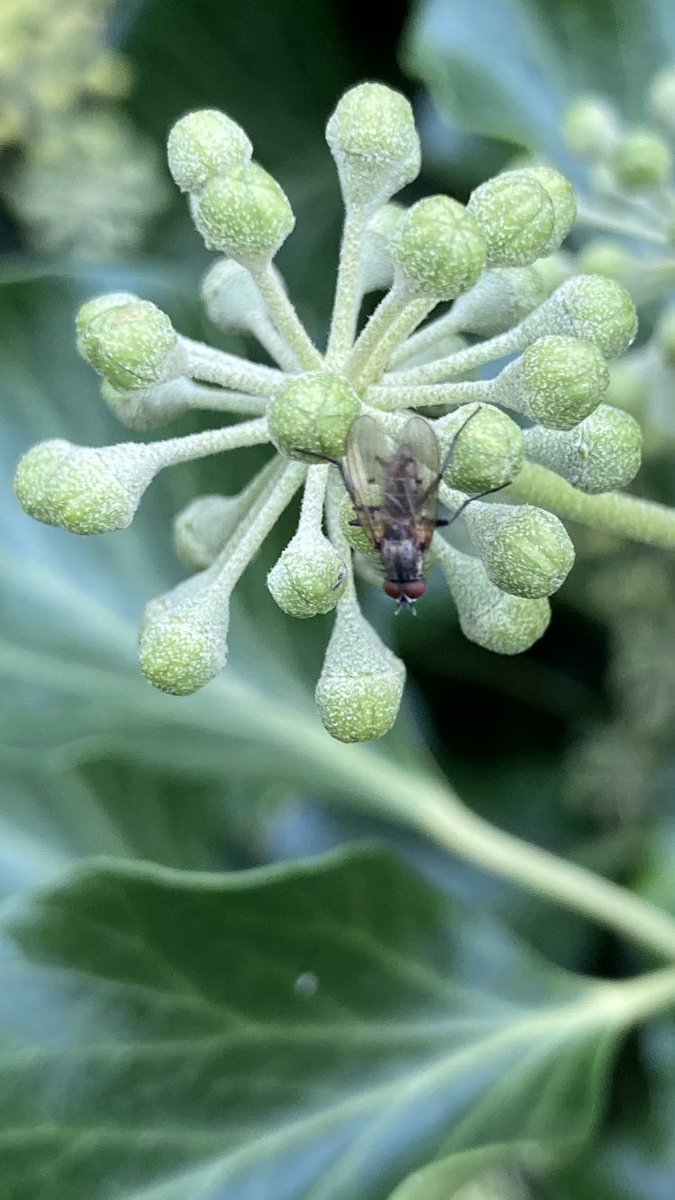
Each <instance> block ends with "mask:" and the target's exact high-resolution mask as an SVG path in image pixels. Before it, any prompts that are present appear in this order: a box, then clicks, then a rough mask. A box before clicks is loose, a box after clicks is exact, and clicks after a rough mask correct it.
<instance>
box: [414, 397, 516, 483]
mask: <svg viewBox="0 0 675 1200" xmlns="http://www.w3.org/2000/svg"><path fill="white" fill-rule="evenodd" d="M472 412H474V413H476V415H475V416H472V417H471V419H470V420H469V419H468V418H469V416H470V414H471V413H472ZM465 423H466V428H462V426H464V424H465ZM459 429H461V430H462V432H461V433H460V435H459V439H458V441H457V444H456V446H455V450H454V452H453V456H452V462H451V463H450V466H449V467H448V469H447V471H446V473H445V481H446V483H448V484H449V485H450V486H451V487H454V488H459V490H460V491H462V492H468V493H469V494H471V493H474V492H484V491H487V489H488V488H498V487H503V486H504V485H505V484H507V483H512V482H513V480H514V479H515V478H516V476H517V474H518V472H519V471H520V469H521V467H522V465H523V460H524V457H525V442H524V438H523V431H522V429H520V428H519V427H518V426H517V425H516V423H515V421H512V420H511V418H510V417H508V416H507V415H506V413H503V412H502V411H501V409H499V408H495V407H494V405H492V404H466V405H463V406H462V407H461V408H459V409H457V411H456V412H453V413H451V414H450V415H449V416H447V417H443V419H442V420H441V421H439V422H438V423H437V425H436V426H435V432H436V436H437V437H438V441H439V445H440V449H441V457H443V455H445V454H446V453H447V451H448V449H449V447H450V442H451V440H452V438H453V436H454V434H456V433H457V431H458V430H459Z"/></svg>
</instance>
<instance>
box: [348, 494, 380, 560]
mask: <svg viewBox="0 0 675 1200" xmlns="http://www.w3.org/2000/svg"><path fill="white" fill-rule="evenodd" d="M375 500H376V496H375V495H374V496H373V502H375ZM357 520H358V513H357V511H356V509H355V508H354V505H353V503H352V501H351V498H350V497H349V496H348V495H347V493H346V492H345V495H344V496H343V497H342V501H341V503H340V528H341V530H342V532H343V533H344V535H345V537H346V539H347V541H348V542H349V545H350V546H351V548H352V550H356V552H357V553H358V554H367V555H372V556H374V557H376V556H377V555H379V551H378V549H377V547H376V546H374V545H373V543H372V542H371V540H370V538H369V537H368V534H367V533H366V532H365V530H364V529H362V528H361V526H360V525H352V521H357Z"/></svg>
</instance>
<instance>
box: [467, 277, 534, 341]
mask: <svg viewBox="0 0 675 1200" xmlns="http://www.w3.org/2000/svg"><path fill="white" fill-rule="evenodd" d="M548 295H549V292H548V290H547V289H546V287H545V286H544V283H543V281H542V278H541V276H540V275H539V273H538V272H537V270H536V269H535V268H534V267H505V268H496V269H495V270H492V271H484V272H483V274H482V275H481V277H480V279H479V280H478V283H477V284H475V286H474V287H472V288H471V290H470V291H468V292H465V293H464V295H463V296H460V297H459V299H458V300H456V301H455V304H454V305H453V309H452V315H453V324H454V327H455V329H461V330H462V331H463V332H464V333H477V334H479V335H480V336H481V337H495V336H496V334H499V333H504V332H505V331H506V330H507V329H510V328H511V326H512V325H517V324H518V323H519V322H520V321H522V320H523V318H524V317H526V316H527V315H528V313H531V312H533V311H534V309H535V308H538V307H539V305H540V304H541V303H542V301H544V300H545V299H546V297H547V296H548Z"/></svg>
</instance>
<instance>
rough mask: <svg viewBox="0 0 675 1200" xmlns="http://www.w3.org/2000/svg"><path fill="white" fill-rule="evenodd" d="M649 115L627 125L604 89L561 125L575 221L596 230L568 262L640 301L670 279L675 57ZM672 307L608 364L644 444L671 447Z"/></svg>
mask: <svg viewBox="0 0 675 1200" xmlns="http://www.w3.org/2000/svg"><path fill="white" fill-rule="evenodd" d="M644 113H645V118H644V121H643V123H642V124H640V125H639V126H631V125H628V124H627V123H626V122H625V121H624V120H623V119H622V117H621V114H620V113H619V112H618V111H617V110H616V109H615V108H614V107H613V105H611V104H610V103H609V102H608V101H606V100H605V99H603V98H602V97H597V96H591V97H587V98H582V99H580V100H578V101H576V102H575V103H574V104H573V105H572V106H571V108H570V109H569V110H568V112H567V113H566V116H565V121H564V125H563V133H564V136H565V140H566V142H567V144H568V146H569V149H570V150H572V151H573V152H574V153H575V154H577V155H578V156H579V157H580V158H581V159H583V160H584V162H585V163H586V165H587V172H586V188H585V195H584V196H583V197H581V199H580V202H579V208H578V221H579V224H580V226H581V227H582V228H583V227H585V228H586V229H588V230H590V231H593V236H592V237H591V238H590V240H588V241H587V242H586V243H585V245H584V247H583V249H582V250H581V252H580V253H579V256H578V258H577V259H576V262H575V263H574V268H575V269H577V270H580V271H585V272H591V273H593V274H598V275H604V276H606V277H607V278H610V279H615V280H617V282H619V283H621V284H622V285H623V286H624V287H625V288H627V290H628V291H629V292H630V294H631V296H632V298H633V300H634V302H635V303H636V304H637V305H638V307H640V306H641V305H646V304H652V305H653V304H654V303H655V302H661V303H665V304H667V303H668V300H669V297H670V295H671V293H672V290H673V287H675V179H674V177H673V161H674V155H675V143H674V139H675V67H669V68H665V69H663V70H661V71H659V73H658V74H657V75H656V76H655V77H654V78H653V79H652V81H651V83H650V85H649V87H648V89H647V93H646V96H645V102H644ZM674 333H675V313H674V312H673V310H672V309H670V310H668V309H666V311H665V312H664V314H663V318H662V320H661V322H660V323H659V324H658V326H657V327H656V329H655V331H654V333H653V335H652V337H651V338H650V340H649V341H648V342H647V343H645V344H644V345H642V346H640V347H639V348H637V349H635V350H633V351H632V353H631V354H630V355H627V356H626V357H625V358H623V359H622V360H621V362H620V363H617V364H615V365H613V366H612V368H611V370H610V386H609V389H608V393H607V398H608V399H609V400H611V402H612V403H613V404H615V405H617V406H618V407H620V408H624V409H626V411H628V412H630V413H632V414H633V415H634V416H636V417H638V419H639V420H640V424H641V426H642V430H643V433H644V452H645V454H647V455H657V454H662V453H664V452H666V453H670V452H672V449H673V446H674V445H675V414H674V413H673V406H672V403H671V400H670V398H671V396H672V394H673V388H674V387H675V366H674V362H675V359H674V358H673V347H674V345H675V339H674V336H673V335H674Z"/></svg>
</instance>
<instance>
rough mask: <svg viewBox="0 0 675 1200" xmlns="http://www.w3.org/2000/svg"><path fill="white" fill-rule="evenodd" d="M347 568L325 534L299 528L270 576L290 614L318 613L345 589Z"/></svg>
mask: <svg viewBox="0 0 675 1200" xmlns="http://www.w3.org/2000/svg"><path fill="white" fill-rule="evenodd" d="M346 582H347V568H346V567H345V564H344V562H343V560H342V558H341V557H340V555H339V554H338V552H337V550H336V549H335V547H334V546H333V545H332V543H331V542H329V541H328V538H327V537H324V536H323V534H318V533H316V532H314V533H312V535H309V534H308V533H305V532H299V533H297V534H296V535H295V537H294V538H293V539H292V541H291V542H289V544H288V546H287V547H286V549H285V550H284V552H283V554H282V555H281V558H280V559H278V561H277V562H276V563H275V564H274V566H273V567H272V570H271V571H270V572H269V574H268V576H267V587H268V588H269V591H270V593H271V594H272V596H273V597H274V599H275V600H276V602H277V604H278V605H279V608H281V609H283V611H284V612H286V613H288V614H289V615H290V616H291V617H315V616H317V614H319V613H327V612H330V611H331V609H332V608H335V605H336V604H337V602H338V600H339V599H340V597H341V595H342V593H343V592H344V590H345V585H346Z"/></svg>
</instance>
